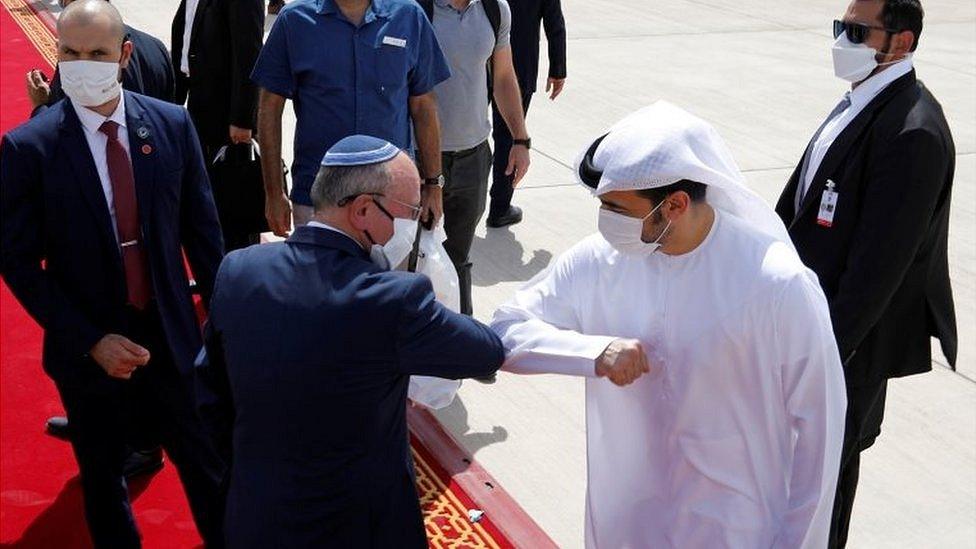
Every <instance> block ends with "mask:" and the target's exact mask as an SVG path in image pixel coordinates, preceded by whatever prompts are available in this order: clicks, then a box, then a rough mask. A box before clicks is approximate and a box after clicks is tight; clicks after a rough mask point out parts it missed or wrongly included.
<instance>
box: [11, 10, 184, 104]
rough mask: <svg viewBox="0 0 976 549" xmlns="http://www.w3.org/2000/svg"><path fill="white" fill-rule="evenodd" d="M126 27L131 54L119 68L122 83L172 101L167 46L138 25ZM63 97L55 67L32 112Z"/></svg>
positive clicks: (170, 70) (59, 77)
mask: <svg viewBox="0 0 976 549" xmlns="http://www.w3.org/2000/svg"><path fill="white" fill-rule="evenodd" d="M125 31H126V33H127V34H128V35H129V40H130V41H132V57H131V58H129V66H128V67H126V68H125V70H124V71H122V87H123V88H125V89H126V90H129V91H131V92H136V93H138V94H142V95H148V96H149V97H155V98H156V99H160V100H162V101H169V102H173V100H174V98H175V97H176V83H175V80H174V76H173V64H172V61H170V55H169V50H167V49H166V46H165V45H164V44H163V43H162V42H160V41H159V39H158V38H156V37H154V36H150V35H148V34H146V33H144V32H142V31H141V30H139V29H134V28H132V27H130V26H128V25H126V26H125ZM62 99H64V90H63V89H62V88H61V75H60V74H59V73H58V71H57V70H55V71H54V76H52V77H51V95H50V97H49V98H48V101H47V105H41V106H39V107H37V108H36V109H34V112H32V113H31V116H36V115H37V114H38V113H39V112H41V111H42V110H44V109H46V108H47V107H49V106H51V105H53V104H55V103H57V102H58V101H60V100H62Z"/></svg>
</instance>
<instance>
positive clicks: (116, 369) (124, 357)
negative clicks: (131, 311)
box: [88, 334, 149, 379]
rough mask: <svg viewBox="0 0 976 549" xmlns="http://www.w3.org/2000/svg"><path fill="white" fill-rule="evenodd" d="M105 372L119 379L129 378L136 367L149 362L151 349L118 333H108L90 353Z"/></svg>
mask: <svg viewBox="0 0 976 549" xmlns="http://www.w3.org/2000/svg"><path fill="white" fill-rule="evenodd" d="M88 354H89V355H91V357H92V358H93V359H95V362H97V363H98V365H99V366H101V367H102V369H103V370H105V373H106V374H108V375H109V376H111V377H114V378H118V379H129V378H131V377H132V372H134V371H136V368H138V367H140V366H145V365H146V364H147V363H148V362H149V351H148V350H146V349H145V348H144V347H142V346H140V345H137V344H136V343H133V342H132V341H130V340H129V339H127V338H125V337H122V336H120V335H118V334H108V335H106V336H105V337H103V338H102V339H100V340H98V343H96V344H95V346H94V347H92V350H91V351H90V352H89V353H88Z"/></svg>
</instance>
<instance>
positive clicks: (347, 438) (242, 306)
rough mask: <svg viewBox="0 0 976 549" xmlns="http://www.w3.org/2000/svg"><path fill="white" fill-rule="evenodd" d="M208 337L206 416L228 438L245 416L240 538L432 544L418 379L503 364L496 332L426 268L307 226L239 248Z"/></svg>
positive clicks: (230, 260)
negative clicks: (407, 266)
mask: <svg viewBox="0 0 976 549" xmlns="http://www.w3.org/2000/svg"><path fill="white" fill-rule="evenodd" d="M206 345H207V357H208V362H209V364H207V365H206V366H201V368H200V369H201V370H202V371H201V374H202V375H201V377H202V378H203V379H205V380H206V383H205V385H206V386H207V387H208V388H209V391H208V393H209V395H208V396H207V397H205V398H200V399H199V402H200V403H201V415H202V416H203V417H204V419H205V420H211V421H212V420H214V419H218V421H217V422H216V423H214V424H212V425H214V426H215V427H214V428H215V429H216V430H217V431H218V432H224V433H225V436H226V429H227V427H228V426H229V425H230V423H231V422H232V423H233V438H232V450H233V454H232V466H231V476H230V485H229V495H228V501H227V515H226V522H225V531H226V532H227V541H228V547H233V548H241V547H253V548H267V547H288V548H302V547H309V548H323V547H326V548H327V547H337V548H339V547H342V548H345V547H406V548H413V547H416V548H421V547H427V541H426V536H425V533H424V526H423V519H422V516H421V512H420V506H419V502H418V499H417V492H416V489H415V487H414V484H413V483H414V477H413V465H412V462H411V459H410V450H409V444H408V438H407V426H406V417H405V414H406V405H407V402H406V400H407V385H408V382H409V376H410V375H411V374H423V375H430V376H439V377H445V378H454V379H457V378H463V377H474V376H485V375H489V374H491V373H492V372H494V371H495V370H496V369H498V367H499V366H500V365H501V363H502V361H503V359H504V350H503V348H502V344H501V342H500V341H499V339H498V337H497V336H495V334H494V333H492V331H491V330H490V329H488V328H487V327H486V326H484V325H482V324H480V323H478V322H477V321H475V320H473V319H471V318H469V317H466V316H462V315H459V314H456V313H453V312H451V311H449V310H448V309H446V308H444V307H443V306H442V305H440V304H439V303H437V301H435V299H434V293H433V290H432V288H431V283H430V280H428V279H427V278H426V277H424V276H422V275H417V274H412V273H405V272H390V271H383V270H381V269H379V268H378V267H376V266H375V265H374V264H372V263H371V262H370V261H369V257H368V254H367V253H366V252H365V251H363V249H362V247H361V246H360V245H359V244H358V243H356V242H355V241H354V240H352V239H351V238H349V237H347V236H345V235H343V234H340V233H337V232H333V231H329V230H327V229H322V228H315V227H299V228H298V229H297V230H296V231H295V233H294V234H293V235H292V236H291V238H289V239H288V240H287V241H286V242H280V243H275V244H264V245H260V246H251V247H250V248H245V249H243V250H237V251H234V252H231V253H230V254H228V255H227V258H226V259H225V260H224V262H223V263H222V264H221V267H220V272H219V273H218V275H217V283H216V288H215V292H214V296H213V301H212V303H211V315H210V319H209V321H208V324H207V329H206ZM201 364H202V362H201ZM228 393H229V395H228ZM228 396H229V399H228ZM230 402H233V404H232V409H231V405H230ZM221 425H223V427H221ZM224 448H225V450H226V441H225V444H224Z"/></svg>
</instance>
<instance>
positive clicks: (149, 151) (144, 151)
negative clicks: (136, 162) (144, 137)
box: [142, 145, 152, 154]
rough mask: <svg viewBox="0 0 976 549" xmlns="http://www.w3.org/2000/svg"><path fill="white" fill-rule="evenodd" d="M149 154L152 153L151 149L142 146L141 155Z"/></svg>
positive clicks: (147, 146)
mask: <svg viewBox="0 0 976 549" xmlns="http://www.w3.org/2000/svg"><path fill="white" fill-rule="evenodd" d="M151 152H152V147H150V146H149V145H143V146H142V154H149V153H151Z"/></svg>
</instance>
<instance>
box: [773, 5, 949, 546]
mask: <svg viewBox="0 0 976 549" xmlns="http://www.w3.org/2000/svg"><path fill="white" fill-rule="evenodd" d="M922 16H923V14H922V6H921V4H920V3H919V1H918V0H853V1H852V2H851V3H850V5H849V7H848V9H847V12H846V13H845V14H844V17H843V19H842V20H838V21H835V22H834V38H835V39H836V42H835V43H834V46H833V48H832V50H831V54H832V57H833V61H834V73H835V75H836V76H837V77H838V78H841V79H843V80H847V81H848V82H850V83H851V91H849V92H848V93H846V94H845V95H844V97H843V98H842V99H841V101H840V103H839V104H838V105H837V107H835V108H834V110H833V112H831V113H830V115H829V116H827V119H826V121H825V122H824V123H823V124H822V125H821V127H820V129H819V130H817V132H816V133H815V134H814V136H813V139H811V140H810V143H809V145H808V146H807V150H806V152H804V154H803V157H802V158H801V160H800V162H799V163H798V164H797V167H796V170H795V171H794V172H793V176H792V177H791V178H790V181H789V183H787V185H786V189H785V190H784V191H783V194H782V196H781V197H780V199H779V203H778V204H777V205H776V212H777V213H778V214H779V215H780V217H781V218H782V219H783V222H784V223H786V226H787V227H788V228H789V232H790V237H791V238H792V239H793V243H794V244H795V245H796V249H797V251H798V252H799V254H800V257H801V258H802V259H803V262H804V263H806V265H807V266H808V267H810V268H811V269H812V270H813V271H814V272H816V273H817V276H818V277H819V279H820V284H821V286H823V290H824V294H825V295H826V296H827V301H828V303H829V304H830V316H831V320H832V321H833V325H834V335H835V336H836V338H837V347H838V349H840V354H841V360H842V361H843V363H844V377H845V379H846V382H847V425H846V431H845V434H844V447H843V451H842V454H841V470H840V476H839V478H838V483H837V494H836V497H835V499H834V513H833V521H832V524H831V532H830V547H831V548H837V547H843V546H844V545H845V544H846V543H847V532H848V528H849V526H850V520H851V511H852V508H853V504H854V494H855V491H856V488H857V481H858V474H859V468H860V455H861V452H862V451H863V450H866V449H867V448H868V447H870V446H871V445H872V444H874V441H875V439H876V438H877V437H878V435H879V434H880V433H881V423H882V418H883V417H884V408H885V395H886V392H887V386H888V379H890V378H896V377H902V376H907V375H912V374H918V373H922V372H927V371H929V370H931V369H932V345H931V338H932V337H937V338H938V339H939V340H940V341H941V344H942V350H943V352H944V353H945V356H946V359H947V360H948V361H949V364H950V365H954V364H955V360H956V350H957V336H956V319H955V313H954V307H953V299H952V287H951V284H950V281H949V262H948V255H947V244H948V240H949V203H950V197H951V195H952V180H953V173H954V168H955V148H954V145H953V142H952V133H951V132H950V131H949V126H948V124H947V123H946V119H945V115H944V114H943V112H942V107H941V106H940V105H939V102H938V101H936V99H935V97H934V96H933V95H932V93H931V92H930V91H929V90H928V88H926V87H925V85H924V84H922V82H921V81H919V80H917V79H916V78H915V68H914V66H913V60H912V54H913V52H914V51H915V48H916V47H917V46H918V38H919V35H920V34H921V32H922Z"/></svg>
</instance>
